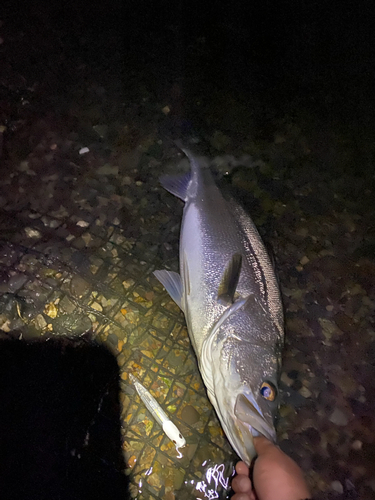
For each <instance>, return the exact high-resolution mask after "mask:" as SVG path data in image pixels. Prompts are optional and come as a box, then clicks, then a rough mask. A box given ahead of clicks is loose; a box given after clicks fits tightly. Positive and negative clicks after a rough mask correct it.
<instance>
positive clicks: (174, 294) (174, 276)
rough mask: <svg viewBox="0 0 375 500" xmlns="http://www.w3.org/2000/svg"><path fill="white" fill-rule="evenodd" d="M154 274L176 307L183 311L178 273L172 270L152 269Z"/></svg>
mask: <svg viewBox="0 0 375 500" xmlns="http://www.w3.org/2000/svg"><path fill="white" fill-rule="evenodd" d="M154 276H155V278H156V279H157V280H159V281H160V283H161V284H162V285H163V286H164V288H165V289H166V290H167V292H168V293H169V295H170V296H171V298H172V299H173V300H174V301H175V302H176V304H177V305H178V307H179V308H180V309H181V310H182V311H183V310H184V309H183V306H182V295H183V289H182V281H181V277H180V275H179V274H178V273H175V272H173V271H166V270H162V271H154Z"/></svg>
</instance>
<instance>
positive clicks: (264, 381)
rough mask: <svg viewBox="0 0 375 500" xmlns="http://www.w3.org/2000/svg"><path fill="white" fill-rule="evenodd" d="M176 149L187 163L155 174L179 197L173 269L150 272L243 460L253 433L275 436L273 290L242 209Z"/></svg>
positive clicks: (277, 344) (276, 314)
mask: <svg viewBox="0 0 375 500" xmlns="http://www.w3.org/2000/svg"><path fill="white" fill-rule="evenodd" d="M183 151H184V152H185V154H186V155H187V156H188V158H189V160H190V164H191V171H190V172H189V173H188V174H186V175H185V176H183V177H170V176H165V177H162V178H161V184H162V185H163V187H164V188H165V189H166V190H167V191H169V192H170V193H172V194H174V195H175V196H178V197H179V198H181V199H182V200H183V201H184V202H185V206H184V211H183V219H182V227H181V235H180V274H178V273H175V272H172V271H166V270H164V271H155V273H154V274H155V276H156V278H157V279H158V280H159V281H160V282H161V283H162V284H163V285H164V287H165V288H166V290H167V291H168V293H169V294H170V296H171V297H172V299H173V300H174V301H175V302H176V303H177V304H178V306H179V307H180V308H181V309H182V311H183V312H184V313H185V318H186V323H187V327H188V331H189V336H190V339H191V342H192V344H193V347H194V350H195V353H196V355H197V359H198V365H199V369H200V372H201V375H202V378H203V381H204V383H205V386H206V388H207V393H208V397H209V399H210V401H211V403H212V405H213V406H214V408H215V410H216V412H217V414H218V417H219V419H220V422H221V425H222V427H223V430H224V432H225V434H226V436H227V437H228V439H229V441H230V443H231V444H232V446H233V448H234V449H235V451H236V452H237V454H238V455H239V456H240V457H241V459H242V460H244V461H245V462H246V463H247V464H250V462H251V460H252V458H253V457H254V456H255V455H256V452H255V448H254V444H253V437H254V436H259V435H263V436H265V437H267V438H268V439H270V440H272V441H276V432H275V427H274V419H275V416H276V413H277V409H278V400H279V398H278V392H279V391H278V379H279V371H280V364H281V350H282V347H283V341H284V330H283V310H282V305H281V299H280V292H279V288H278V285H277V281H276V277H275V273H274V270H273V267H272V265H271V262H270V259H269V257H268V254H267V251H266V249H265V247H264V245H263V242H262V240H261V238H260V236H259V233H258V231H257V229H256V227H255V225H254V223H253V222H252V220H251V219H250V217H249V216H248V215H247V214H246V212H245V211H244V210H243V208H242V207H240V206H239V205H238V204H237V203H236V202H235V201H234V200H229V201H227V200H225V199H224V197H223V195H222V194H221V192H220V190H219V189H218V187H217V186H216V184H215V182H214V180H213V177H212V175H211V172H210V170H209V164H208V162H207V160H206V159H204V158H196V157H195V156H193V155H192V154H191V153H190V152H189V151H186V150H184V149H183Z"/></svg>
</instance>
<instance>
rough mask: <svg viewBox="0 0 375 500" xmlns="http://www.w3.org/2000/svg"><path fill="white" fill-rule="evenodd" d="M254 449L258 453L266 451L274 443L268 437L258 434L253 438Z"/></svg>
mask: <svg viewBox="0 0 375 500" xmlns="http://www.w3.org/2000/svg"><path fill="white" fill-rule="evenodd" d="M254 446H255V451H256V452H257V454H258V455H262V454H263V453H266V452H267V451H268V450H270V449H271V448H273V447H274V446H275V445H274V444H273V443H272V441H270V440H269V439H267V438H265V437H263V436H259V437H255V438H254Z"/></svg>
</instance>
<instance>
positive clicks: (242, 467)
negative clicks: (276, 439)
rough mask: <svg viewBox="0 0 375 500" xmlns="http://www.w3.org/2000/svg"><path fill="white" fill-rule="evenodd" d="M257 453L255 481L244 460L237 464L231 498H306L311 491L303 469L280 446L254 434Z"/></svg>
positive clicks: (250, 499)
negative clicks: (251, 479) (251, 477)
mask: <svg viewBox="0 0 375 500" xmlns="http://www.w3.org/2000/svg"><path fill="white" fill-rule="evenodd" d="M254 445H255V449H256V452H257V454H258V457H257V459H256V460H255V463H254V471H253V481H254V485H252V483H251V481H250V478H249V468H248V467H247V465H246V464H245V463H244V462H238V464H237V465H236V472H237V476H236V477H235V478H234V479H233V481H232V488H233V490H234V492H235V494H234V495H233V497H232V500H304V499H306V498H311V497H310V492H309V489H308V487H307V484H306V481H305V479H304V477H303V473H302V470H301V469H300V468H299V467H298V465H297V464H296V462H295V461H294V460H292V459H291V458H290V457H288V455H286V454H285V453H284V452H283V451H281V450H280V448H279V447H278V446H276V445H274V444H273V443H271V441H269V440H268V439H266V438H264V437H258V438H254Z"/></svg>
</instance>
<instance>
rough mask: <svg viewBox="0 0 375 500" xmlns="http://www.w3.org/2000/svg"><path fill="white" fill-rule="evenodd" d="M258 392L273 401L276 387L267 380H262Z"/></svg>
mask: <svg viewBox="0 0 375 500" xmlns="http://www.w3.org/2000/svg"><path fill="white" fill-rule="evenodd" d="M260 393H261V395H262V396H263V397H264V399H267V401H274V400H275V398H276V389H275V387H274V386H273V385H272V384H271V383H269V382H263V384H262V385H261V387H260Z"/></svg>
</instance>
